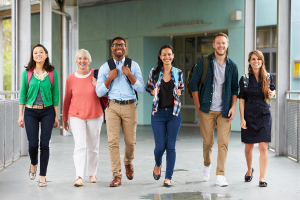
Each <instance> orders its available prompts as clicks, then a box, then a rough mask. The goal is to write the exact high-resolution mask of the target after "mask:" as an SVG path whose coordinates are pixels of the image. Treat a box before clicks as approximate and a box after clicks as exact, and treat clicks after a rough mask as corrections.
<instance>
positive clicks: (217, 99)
mask: <svg viewBox="0 0 300 200" xmlns="http://www.w3.org/2000/svg"><path fill="white" fill-rule="evenodd" d="M213 62H214V67H215V69H214V73H215V76H214V86H213V96H212V102H211V106H210V110H212V111H222V110H223V90H224V82H225V69H226V62H224V64H223V65H221V64H220V63H219V62H218V61H217V60H216V59H215V58H214V59H213Z"/></svg>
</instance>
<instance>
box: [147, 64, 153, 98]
mask: <svg viewBox="0 0 300 200" xmlns="http://www.w3.org/2000/svg"><path fill="white" fill-rule="evenodd" d="M154 71H155V68H152V69H151V70H150V73H149V77H148V81H147V85H146V92H148V93H149V94H150V95H151V96H154V89H155V85H154V83H153V81H154V80H153V79H152V76H153V73H154Z"/></svg>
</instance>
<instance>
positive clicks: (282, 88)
mask: <svg viewBox="0 0 300 200" xmlns="http://www.w3.org/2000/svg"><path fill="white" fill-rule="evenodd" d="M291 5H292V0H277V57H276V71H277V76H278V78H277V79H276V96H277V98H276V113H278V115H277V118H276V119H275V120H273V123H275V124H276V128H275V129H276V135H275V137H276V146H275V150H276V155H278V156H284V155H287V143H286V141H287V138H286V137H287V131H286V129H287V127H286V125H287V122H286V115H287V113H286V111H287V106H286V95H285V92H286V91H288V90H290V67H289V66H291V65H290V61H291V16H292V13H291ZM279 113H280V114H279Z"/></svg>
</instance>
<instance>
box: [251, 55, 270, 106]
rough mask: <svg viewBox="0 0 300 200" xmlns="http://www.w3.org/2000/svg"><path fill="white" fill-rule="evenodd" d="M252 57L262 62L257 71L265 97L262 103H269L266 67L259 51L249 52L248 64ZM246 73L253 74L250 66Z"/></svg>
mask: <svg viewBox="0 0 300 200" xmlns="http://www.w3.org/2000/svg"><path fill="white" fill-rule="evenodd" d="M252 55H256V56H257V57H258V58H259V59H261V61H262V64H261V68H260V69H259V79H260V80H261V87H262V92H263V94H264V97H265V98H264V101H265V102H267V103H269V96H268V90H269V79H268V77H267V70H266V66H265V58H264V55H263V53H262V52H261V51H259V50H254V51H251V52H250V53H249V56H248V62H250V60H251V57H252ZM248 71H249V73H251V74H253V69H252V67H251V65H250V64H249V67H248Z"/></svg>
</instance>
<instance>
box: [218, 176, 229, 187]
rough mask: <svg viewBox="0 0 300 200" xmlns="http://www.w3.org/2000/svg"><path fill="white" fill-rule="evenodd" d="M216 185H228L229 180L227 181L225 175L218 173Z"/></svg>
mask: <svg viewBox="0 0 300 200" xmlns="http://www.w3.org/2000/svg"><path fill="white" fill-rule="evenodd" d="M216 185H219V186H221V187H226V186H228V183H227V181H226V178H225V176H222V175H217V181H216Z"/></svg>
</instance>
